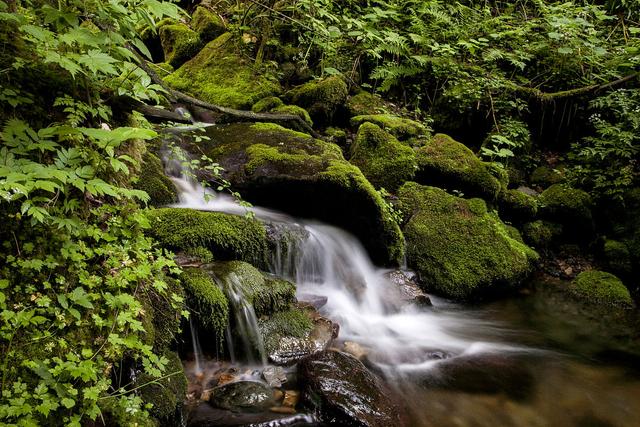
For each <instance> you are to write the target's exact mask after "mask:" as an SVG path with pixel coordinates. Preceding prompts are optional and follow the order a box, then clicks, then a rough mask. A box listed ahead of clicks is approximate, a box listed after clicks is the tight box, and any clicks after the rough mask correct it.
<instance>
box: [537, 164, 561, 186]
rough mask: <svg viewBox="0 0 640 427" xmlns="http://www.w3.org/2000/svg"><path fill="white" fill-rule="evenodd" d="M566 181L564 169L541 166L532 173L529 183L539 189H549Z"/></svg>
mask: <svg viewBox="0 0 640 427" xmlns="http://www.w3.org/2000/svg"><path fill="white" fill-rule="evenodd" d="M563 181H565V177H564V168H558V169H553V168H551V167H549V166H539V167H537V168H535V169H534V170H533V172H531V176H530V177H529V182H530V183H531V184H532V185H536V186H538V187H542V188H547V187H550V186H552V185H554V184H560V183H562V182H563Z"/></svg>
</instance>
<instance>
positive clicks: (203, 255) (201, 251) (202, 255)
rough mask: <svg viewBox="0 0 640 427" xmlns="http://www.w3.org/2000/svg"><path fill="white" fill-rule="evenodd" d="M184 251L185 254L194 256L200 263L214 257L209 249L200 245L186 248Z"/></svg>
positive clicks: (209, 260) (211, 259)
mask: <svg viewBox="0 0 640 427" xmlns="http://www.w3.org/2000/svg"><path fill="white" fill-rule="evenodd" d="M185 253H186V255H187V256H189V257H193V258H196V259H198V260H199V261H200V262H202V263H207V262H211V261H213V259H214V257H213V253H212V252H211V251H210V250H209V249H207V248H203V247H201V246H198V247H195V248H187V249H186V250H185Z"/></svg>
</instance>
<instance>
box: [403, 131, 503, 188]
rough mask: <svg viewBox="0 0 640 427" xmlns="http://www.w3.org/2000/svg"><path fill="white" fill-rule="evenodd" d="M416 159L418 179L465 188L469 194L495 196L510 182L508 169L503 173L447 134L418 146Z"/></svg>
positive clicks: (443, 186) (438, 185)
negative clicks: (507, 174)
mask: <svg viewBox="0 0 640 427" xmlns="http://www.w3.org/2000/svg"><path fill="white" fill-rule="evenodd" d="M416 159H417V162H418V171H417V172H416V177H415V181H416V182H419V183H421V184H425V185H433V186H437V187H441V188H446V189H447V190H449V191H451V190H457V191H461V192H462V193H463V194H464V195H465V196H467V197H482V198H485V199H487V200H494V199H495V198H496V197H497V196H498V194H499V193H500V191H501V190H502V189H503V188H504V187H506V184H507V180H508V177H507V176H506V171H502V172H503V173H500V171H498V170H496V168H495V166H494V164H492V163H487V162H483V161H482V160H480V159H479V158H478V157H477V156H476V155H475V154H474V153H473V151H471V150H470V149H469V148H467V147H466V146H465V145H464V144H461V143H459V142H457V141H455V140H453V138H451V137H449V136H447V135H443V134H437V135H435V136H433V137H432V138H430V139H429V140H428V141H427V142H425V143H424V144H423V146H421V147H419V148H418V150H417V152H416ZM496 175H497V176H498V177H497V176H496Z"/></svg>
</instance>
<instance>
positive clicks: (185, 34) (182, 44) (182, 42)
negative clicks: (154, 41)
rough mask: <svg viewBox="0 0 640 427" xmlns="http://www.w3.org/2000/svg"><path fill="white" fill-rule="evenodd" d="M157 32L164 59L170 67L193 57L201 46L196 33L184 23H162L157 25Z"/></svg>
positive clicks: (177, 65)
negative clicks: (159, 25)
mask: <svg viewBox="0 0 640 427" xmlns="http://www.w3.org/2000/svg"><path fill="white" fill-rule="evenodd" d="M159 34H160V43H161V44H162V50H163V51H164V60H165V62H168V63H169V64H170V65H171V66H172V67H179V66H180V65H182V64H184V63H185V62H187V61H188V60H189V59H191V58H193V57H194V56H195V55H196V54H197V53H198V51H199V50H200V48H201V47H202V41H201V40H200V37H199V36H198V33H196V32H195V31H193V30H192V29H191V28H189V27H188V26H186V25H185V24H181V23H177V24H170V25H163V26H161V27H159Z"/></svg>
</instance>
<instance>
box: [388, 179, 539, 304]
mask: <svg viewBox="0 0 640 427" xmlns="http://www.w3.org/2000/svg"><path fill="white" fill-rule="evenodd" d="M398 197H399V199H400V206H401V209H402V211H403V212H404V213H405V215H406V218H407V219H408V221H407V223H406V225H405V227H404V234H405V238H406V240H407V261H408V263H409V266H410V267H412V268H414V269H415V270H416V271H417V273H418V275H419V277H420V279H421V280H422V281H423V282H424V283H425V284H426V285H427V286H428V287H429V288H430V289H431V290H433V291H435V292H438V293H441V294H443V295H445V296H448V297H452V298H461V299H466V298H471V297H473V296H482V294H485V295H486V294H488V293H490V294H493V293H496V292H499V291H504V290H506V289H509V288H513V287H514V286H515V285H517V284H519V283H520V282H521V281H522V280H523V279H524V278H525V277H526V276H527V274H528V273H529V272H530V271H531V268H532V262H533V261H534V260H536V259H537V258H538V255H537V254H536V252H535V251H533V250H532V249H531V248H529V247H528V246H526V245H525V244H523V243H522V242H521V241H519V240H518V239H514V238H513V237H512V235H511V234H510V232H509V230H508V229H507V227H506V226H505V224H504V223H503V222H502V221H500V219H499V218H498V217H497V216H496V215H495V214H493V213H489V212H488V211H487V208H486V205H485V203H484V202H483V201H482V200H480V199H472V200H466V199H463V198H460V197H455V196H452V195H450V194H447V193H446V192H445V191H443V190H441V189H438V188H434V187H424V186H420V185H418V184H416V183H407V184H405V185H404V186H403V187H401V188H400V191H399V193H398Z"/></svg>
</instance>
